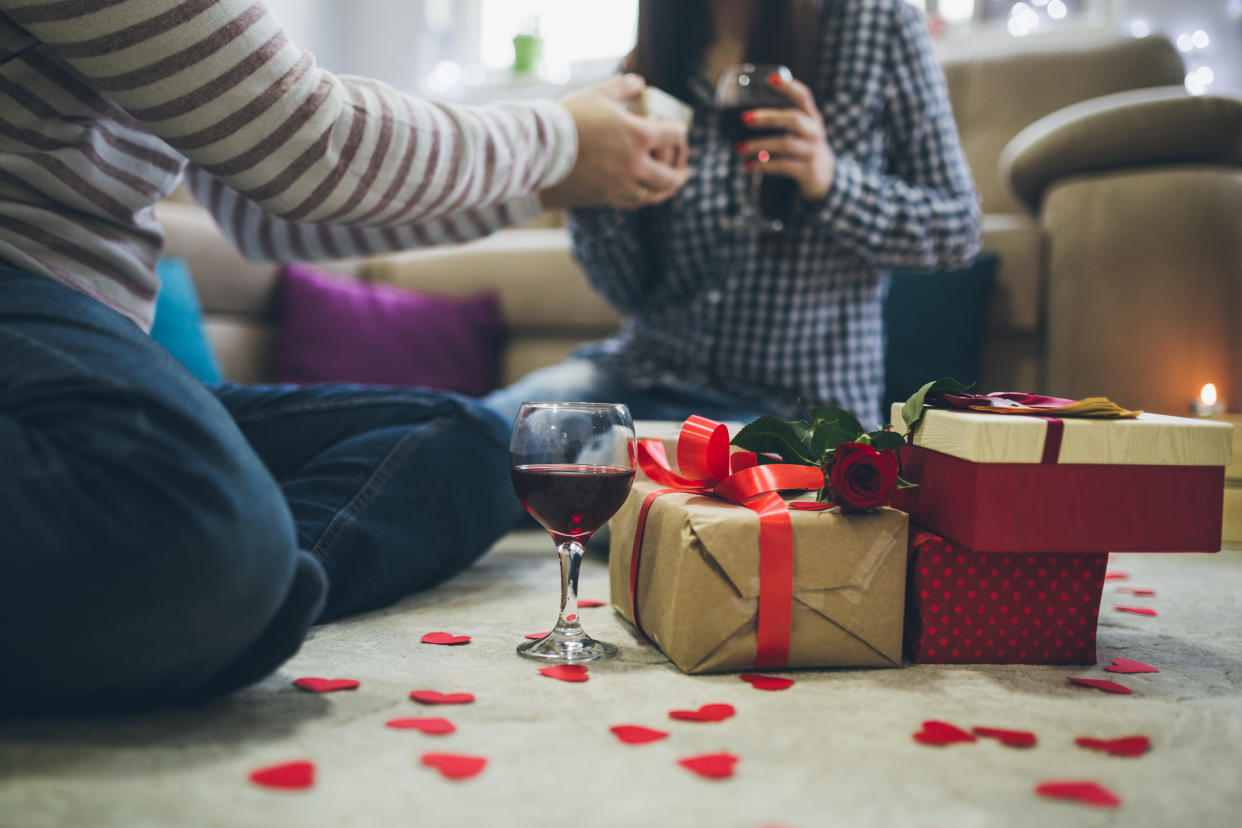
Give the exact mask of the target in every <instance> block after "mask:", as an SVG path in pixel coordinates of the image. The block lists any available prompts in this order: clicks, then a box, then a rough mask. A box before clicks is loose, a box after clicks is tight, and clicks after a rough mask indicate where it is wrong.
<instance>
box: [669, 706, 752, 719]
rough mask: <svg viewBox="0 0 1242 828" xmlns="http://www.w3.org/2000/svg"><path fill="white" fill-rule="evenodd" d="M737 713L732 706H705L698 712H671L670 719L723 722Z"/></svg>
mask: <svg viewBox="0 0 1242 828" xmlns="http://www.w3.org/2000/svg"><path fill="white" fill-rule="evenodd" d="M736 712H737V711H736V710H734V709H733V705H731V704H705V705H703V706H702V707H700V708H699V709H698V710H670V711H669V712H668V717H669V718H670V719H678V720H680V721H683V722H723V721H724V720H725V719H727V718H729V717H730V716H732V715H733V714H734V713H736Z"/></svg>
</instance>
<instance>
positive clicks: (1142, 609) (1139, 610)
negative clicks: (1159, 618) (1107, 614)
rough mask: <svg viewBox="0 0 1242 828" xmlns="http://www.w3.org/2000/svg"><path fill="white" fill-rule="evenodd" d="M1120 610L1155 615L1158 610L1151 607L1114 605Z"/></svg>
mask: <svg viewBox="0 0 1242 828" xmlns="http://www.w3.org/2000/svg"><path fill="white" fill-rule="evenodd" d="M1114 609H1115V610H1117V611H1118V612H1132V613H1134V614H1135V615H1155V614H1156V611H1155V610H1154V609H1152V608H1151V607H1121V606H1118V607H1114Z"/></svg>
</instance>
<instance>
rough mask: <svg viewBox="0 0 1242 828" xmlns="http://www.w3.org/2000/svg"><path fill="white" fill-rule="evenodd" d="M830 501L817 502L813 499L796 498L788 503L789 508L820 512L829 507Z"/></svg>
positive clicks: (830, 506) (830, 505)
mask: <svg viewBox="0 0 1242 828" xmlns="http://www.w3.org/2000/svg"><path fill="white" fill-rule="evenodd" d="M832 506H833V504H831V503H819V502H817V501H814V500H796V501H794V502H793V503H790V504H789V508H790V509H797V510H798V511H799V512H822V511H824V510H825V509H831V508H832Z"/></svg>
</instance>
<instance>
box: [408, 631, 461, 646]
mask: <svg viewBox="0 0 1242 828" xmlns="http://www.w3.org/2000/svg"><path fill="white" fill-rule="evenodd" d="M420 640H421V641H422V642H423V643H424V644H448V645H450V646H451V645H456V644H469V643H470V636H468V635H453V634H452V633H446V632H429V633H427V634H426V635H424V636H423V637H422V638H421V639H420Z"/></svg>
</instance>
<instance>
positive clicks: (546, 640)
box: [509, 402, 636, 663]
mask: <svg viewBox="0 0 1242 828" xmlns="http://www.w3.org/2000/svg"><path fill="white" fill-rule="evenodd" d="M635 448H636V446H635V439H634V421H633V420H632V419H631V418H630V412H629V409H628V408H626V407H625V406H624V405H620V404H612V403H576V402H527V403H523V404H522V408H521V409H520V410H519V411H518V415H517V419H516V420H515V421H514V424H513V437H512V439H511V440H510V443H509V450H510V453H511V457H512V476H513V488H514V490H515V491H516V492H517V495H518V497H519V498H521V500H522V505H524V506H525V507H526V511H528V512H530V515H531V517H533V518H534V519H535V520H537V521H539V523H540V524H541V525H542V526H543V528H545V529H547V530H548V533H549V534H550V535H551V536H552V540H553V541H554V542H555V543H556V547H557V552H558V554H559V555H560V560H561V611H560V615H559V617H558V618H557V621H556V627H555V628H554V629H553V630H552V632H550V633H548V635H546V636H545V637H543V638H541V639H539V640H538V641H531V642H528V643H525V644H522V645H520V646H519V647H518V648H517V650H518V653H519V654H520V655H524V656H526V657H528V658H539V659H548V660H552V661H566V662H575V663H578V662H584V661H597V660H599V659H604V658H612V657H613V656H615V655H616V654H617V648H616V647H614V646H613V645H611V644H607V643H605V642H603V641H596V640H594V639H592V638H591V637H590V636H588V635H587V634H586V632H585V631H584V630H583V629H582V622H581V621H580V620H579V618H578V570H579V567H580V566H581V564H582V554H583V552H584V551H585V547H586V544H587V542H588V541H590V539H591V535H593V534H594V533H595V530H597V529H599V527H601V526H603V525H604V523H605V522H607V520H608V519H609V518H611V517H612V516H613V515H614V514H615V513H616V511H617V509H619V508H621V504H622V503H624V502H625V499H626V497H627V496H628V495H629V492H630V487H631V486H632V485H633V483H634V454H635Z"/></svg>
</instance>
